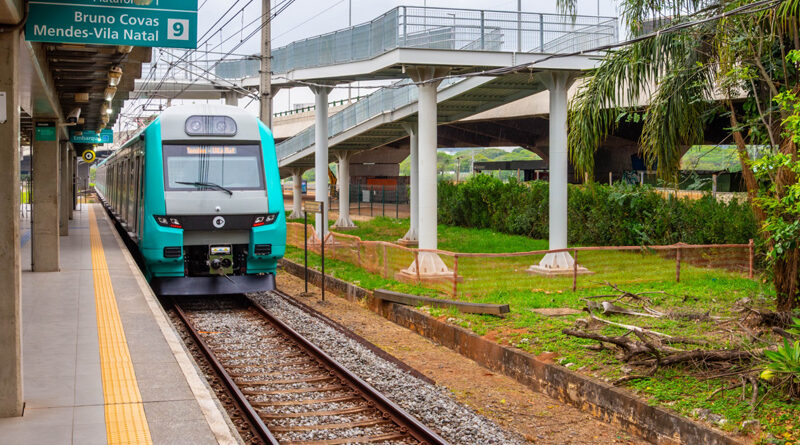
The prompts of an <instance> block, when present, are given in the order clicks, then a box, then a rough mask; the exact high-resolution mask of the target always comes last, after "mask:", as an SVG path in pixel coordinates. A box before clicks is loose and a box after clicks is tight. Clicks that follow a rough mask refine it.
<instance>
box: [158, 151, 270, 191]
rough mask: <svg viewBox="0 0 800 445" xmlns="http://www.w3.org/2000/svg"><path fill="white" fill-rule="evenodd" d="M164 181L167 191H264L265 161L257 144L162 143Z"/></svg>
mask: <svg viewBox="0 0 800 445" xmlns="http://www.w3.org/2000/svg"><path fill="white" fill-rule="evenodd" d="M164 184H165V186H166V189H167V190H169V191H176V190H187V191H188V190H204V188H202V186H201V185H202V184H213V185H214V186H219V187H224V188H225V189H228V190H264V188H265V187H264V163H263V159H262V156H261V147H260V146H258V145H164ZM206 190H207V189H206Z"/></svg>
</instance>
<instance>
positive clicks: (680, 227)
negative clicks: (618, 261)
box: [439, 175, 758, 246]
mask: <svg viewBox="0 0 800 445" xmlns="http://www.w3.org/2000/svg"><path fill="white" fill-rule="evenodd" d="M548 186H549V185H548V183H546V182H542V181H534V182H529V183H522V182H519V181H517V180H516V179H514V178H512V179H511V180H510V181H509V182H507V183H503V182H502V181H500V180H499V179H497V178H493V177H491V176H489V175H477V176H474V177H473V178H471V179H470V180H469V181H467V182H465V183H462V184H453V183H450V182H442V183H440V184H439V222H441V223H444V224H449V225H456V226H463V227H475V228H490V229H493V230H496V231H499V232H504V233H510V234H515V235H527V236H530V237H533V238H538V239H546V238H547V236H548V193H549V192H548ZM568 215H569V231H568V237H569V242H570V244H578V245H593V246H621V245H658V244H674V243H677V242H684V243H688V244H727V243H741V244H745V243H747V242H748V240H750V239H755V238H757V237H756V235H757V233H758V227H757V225H756V221H755V218H754V215H753V211H752V209H751V207H750V205H749V204H748V203H739V202H736V201H731V202H730V203H723V202H718V201H716V200H715V199H713V198H712V197H711V196H705V197H703V198H701V199H699V200H689V199H678V198H675V197H664V196H662V195H660V194H658V193H656V191H655V190H653V189H652V188H650V187H638V186H630V185H625V184H615V185H613V186H607V185H600V184H589V185H585V186H574V185H570V186H569V204H568Z"/></svg>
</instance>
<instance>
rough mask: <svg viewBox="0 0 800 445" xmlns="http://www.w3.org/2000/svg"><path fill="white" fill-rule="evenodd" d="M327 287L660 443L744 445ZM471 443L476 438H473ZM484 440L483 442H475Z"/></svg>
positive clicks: (330, 282)
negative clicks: (363, 302)
mask: <svg viewBox="0 0 800 445" xmlns="http://www.w3.org/2000/svg"><path fill="white" fill-rule="evenodd" d="M281 265H282V267H283V269H284V270H285V271H286V272H288V273H290V274H292V275H295V276H297V277H300V278H302V277H303V274H304V269H303V266H302V265H299V264H297V263H294V262H292V261H289V260H286V259H283V260H281ZM309 282H311V283H313V284H314V285H316V286H319V284H320V282H321V274H320V273H319V272H318V271H315V270H309ZM325 282H326V286H325V287H326V289H327V290H329V291H332V292H335V293H337V294H339V295H341V296H343V297H345V298H346V299H348V300H351V301H358V300H367V302H368V306H369V308H370V309H371V310H372V311H374V312H376V313H378V314H380V315H381V316H383V317H384V318H386V319H388V320H390V321H392V322H394V323H396V324H398V325H400V326H403V327H406V328H408V329H410V330H412V331H414V332H416V333H418V334H420V335H422V336H424V337H426V338H428V339H430V340H433V341H434V342H436V343H439V344H441V345H443V346H446V347H448V348H450V349H452V350H454V351H456V352H458V353H459V354H461V355H463V356H465V357H467V358H469V359H471V360H474V361H475V362H477V363H479V364H481V365H483V366H485V367H486V368H489V369H491V370H493V371H496V372H500V373H503V374H505V375H507V376H509V377H511V378H513V379H515V380H516V381H518V382H520V383H522V384H524V385H526V386H528V387H530V388H532V389H533V390H535V391H538V392H541V393H543V394H546V395H548V396H550V397H552V398H554V399H557V400H560V401H562V402H565V403H567V404H569V405H572V406H575V407H577V408H579V409H581V410H583V411H586V412H588V413H590V414H591V415H592V416H594V417H596V418H598V419H600V420H603V421H605V422H608V423H612V424H616V425H619V426H620V427H621V428H623V429H624V430H625V431H628V432H630V433H632V434H635V435H637V436H640V437H642V438H644V439H646V440H648V441H650V442H653V443H657V444H691V445H702V444H708V445H712V444H714V445H717V444H724V445H740V444H741V445H743V444H744V442H740V441H738V440H736V439H735V438H733V437H730V436H728V435H726V434H725V433H723V432H722V431H718V430H715V429H712V428H709V427H706V426H705V425H702V424H700V423H698V422H694V421H692V420H690V419H687V418H685V417H683V416H680V415H678V414H676V413H673V412H670V411H667V410H664V409H661V408H656V407H652V406H649V405H648V404H647V403H646V402H645V401H643V400H640V399H638V398H636V397H634V396H633V395H632V394H630V393H628V392H626V391H623V390H621V389H619V388H615V387H613V386H611V385H608V384H605V383H603V382H600V381H597V380H594V379H592V378H589V377H585V376H582V375H580V374H578V373H575V372H572V371H570V370H568V369H567V368H564V367H562V366H559V365H554V364H549V363H544V362H542V361H539V360H538V359H536V357H534V356H532V355H531V354H528V353H525V352H523V351H520V350H517V349H513V348H508V347H505V346H500V345H498V344H497V343H494V342H492V341H490V340H486V339H484V338H481V337H479V336H477V335H475V334H473V333H472V332H470V331H467V330H466V329H463V328H461V327H458V326H452V325H449V324H447V323H444V322H441V321H439V320H436V319H435V318H433V317H430V316H429V315H427V314H424V313H422V312H420V311H417V310H415V309H413V308H410V307H406V306H402V305H399V304H395V303H387V302H382V301H380V300H377V299H375V298H373V296H372V293H371V292H369V291H367V290H366V289H363V288H360V287H358V286H354V285H352V284H350V283H347V282H345V281H342V280H339V279H337V278H332V277H330V276H326V278H325ZM469 443H472V442H469ZM475 443H480V442H475Z"/></svg>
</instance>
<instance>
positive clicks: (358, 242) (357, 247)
mask: <svg viewBox="0 0 800 445" xmlns="http://www.w3.org/2000/svg"><path fill="white" fill-rule="evenodd" d="M356 249H358V267H363V266H362V265H361V239H359V240H358V241H356Z"/></svg>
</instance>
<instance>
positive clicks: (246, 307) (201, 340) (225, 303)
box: [174, 296, 448, 445]
mask: <svg viewBox="0 0 800 445" xmlns="http://www.w3.org/2000/svg"><path fill="white" fill-rule="evenodd" d="M174 309H175V313H176V314H177V315H178V318H180V319H181V321H182V322H183V323H184V324H185V326H186V328H187V329H188V331H189V332H190V334H191V336H192V337H193V339H194V341H195V342H196V343H197V345H198V346H199V347H200V349H201V350H202V352H203V354H204V355H205V356H206V359H207V360H208V362H209V363H210V364H211V365H212V367H214V368H215V371H216V373H217V374H218V375H219V376H220V377H221V380H222V382H223V384H224V385H225V386H226V388H227V390H228V392H229V393H230V394H231V395H232V397H233V398H235V399H236V401H237V405H239V407H240V409H241V411H242V412H243V413H244V415H245V416H246V417H248V419H247V420H248V423H250V424H251V425H252V426H253V428H254V429H255V430H256V431H257V432H258V436H259V438H260V439H261V441H263V442H264V443H267V444H282V445H283V444H291V445H335V444H351V443H377V444H398V445H399V444H430V445H440V444H442V445H443V444H447V443H448V442H447V441H445V440H444V439H443V438H441V437H440V436H439V435H438V434H437V433H436V432H434V431H432V430H431V429H429V428H428V427H426V426H425V425H423V424H422V423H421V422H419V421H418V420H417V419H415V418H414V417H413V416H411V415H410V414H408V413H407V412H406V411H404V410H403V409H402V408H401V407H400V406H398V405H397V404H395V403H394V402H392V401H391V400H389V399H388V398H386V397H385V396H383V395H382V394H381V393H379V392H378V391H377V390H376V389H374V388H373V387H372V386H371V385H369V384H368V383H367V382H365V381H364V380H362V379H361V378H360V377H358V376H357V375H355V374H353V373H352V372H350V371H349V370H347V369H346V368H344V367H343V366H342V365H340V364H339V363H337V362H336V361H335V360H333V359H332V358H331V357H330V356H329V355H328V354H326V353H325V352H323V351H322V350H321V349H319V348H318V347H316V346H315V345H313V344H312V343H310V342H309V341H308V340H306V339H305V338H304V337H303V336H301V335H300V334H299V333H297V332H296V331H295V330H294V329H292V328H290V327H289V326H288V325H286V324H285V323H283V322H282V321H280V320H278V319H276V318H275V317H274V316H272V315H271V314H270V313H269V312H268V311H266V310H265V309H264V308H263V307H262V306H260V305H259V304H258V303H256V302H254V301H251V300H250V299H248V298H246V297H245V296H240V297H237V298H233V299H229V300H213V301H209V300H200V299H193V300H188V299H186V300H181V301H176V302H175V304H174Z"/></svg>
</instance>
